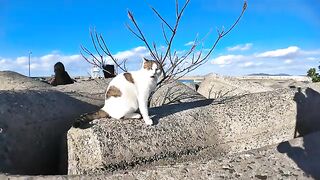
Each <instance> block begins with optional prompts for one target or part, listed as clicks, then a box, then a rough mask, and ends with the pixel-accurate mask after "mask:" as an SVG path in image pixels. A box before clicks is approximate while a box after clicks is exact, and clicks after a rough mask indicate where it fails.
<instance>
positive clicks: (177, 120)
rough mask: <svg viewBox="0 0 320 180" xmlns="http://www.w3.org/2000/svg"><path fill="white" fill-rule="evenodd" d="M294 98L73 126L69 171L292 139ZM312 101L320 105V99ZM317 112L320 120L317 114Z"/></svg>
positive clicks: (269, 97)
mask: <svg viewBox="0 0 320 180" xmlns="http://www.w3.org/2000/svg"><path fill="white" fill-rule="evenodd" d="M294 94H295V92H294V91H292V90H289V89H282V90H276V91H273V92H263V93H255V94H248V95H243V96H238V97H234V98H230V99H224V100H216V101H212V100H200V101H197V102H187V103H181V104H174V105H167V106H162V107H158V108H152V109H151V110H150V112H151V115H154V117H153V120H156V121H157V122H159V123H158V124H157V125H156V126H146V125H145V124H144V123H143V121H142V120H129V119H125V120H114V119H99V120H95V121H93V124H92V127H88V128H84V129H76V128H71V129H70V130H69V132H68V160H69V167H68V173H69V174H95V173H105V172H113V171H119V170H123V169H130V168H132V167H137V166H140V165H141V166H143V165H144V164H150V163H152V164H158V165H159V164H162V163H164V164H166V161H167V162H169V161H170V159H172V161H173V162H174V163H176V162H177V161H178V160H179V159H181V158H182V159H183V157H188V156H193V155H194V156H198V155H199V157H200V155H201V156H202V155H204V156H205V155H207V156H206V157H211V158H212V157H214V156H219V155H220V154H233V153H238V152H242V151H246V150H250V149H256V148H260V147H263V146H266V145H271V144H275V143H279V142H282V141H286V140H289V139H292V138H293V136H294V134H295V125H296V118H297V117H298V116H301V115H299V114H297V104H296V102H295V101H294V100H293V99H294ZM308 98H310V100H315V101H316V102H318V101H319V99H320V96H319V94H318V93H314V94H312V95H310V97H308ZM298 103H299V102H298ZM303 105H304V104H300V105H299V106H303ZM318 107H319V106H318ZM298 113H303V112H302V111H298ZM309 113H311V112H309ZM312 113H313V114H315V115H316V116H317V117H318V119H319V117H320V115H319V114H320V113H319V111H318V110H316V112H312ZM302 116H303V115H302ZM306 123H308V122H306ZM172 161H171V162H172Z"/></svg>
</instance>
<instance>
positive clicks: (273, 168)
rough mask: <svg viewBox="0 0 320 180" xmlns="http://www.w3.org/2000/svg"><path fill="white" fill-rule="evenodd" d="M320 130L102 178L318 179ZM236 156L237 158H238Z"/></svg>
mask: <svg viewBox="0 0 320 180" xmlns="http://www.w3.org/2000/svg"><path fill="white" fill-rule="evenodd" d="M319 139H320V132H316V133H312V134H309V135H306V136H305V137H300V138H296V139H293V140H290V141H289V142H288V141H286V142H282V143H280V144H274V145H270V146H266V147H263V148H260V149H256V150H251V151H247V152H243V153H239V154H234V155H229V156H226V157H223V158H221V160H220V161H219V160H217V159H213V160H209V161H206V162H188V163H180V164H176V165H171V166H156V167H153V168H149V169H143V170H134V171H127V172H125V173H124V172H120V173H114V174H110V175H105V176H104V178H105V179H184V178H187V179H236V178H240V179H255V178H256V179H269V178H271V179H319V178H320V171H319V164H320V141H319ZM238 159H241V160H240V161H238Z"/></svg>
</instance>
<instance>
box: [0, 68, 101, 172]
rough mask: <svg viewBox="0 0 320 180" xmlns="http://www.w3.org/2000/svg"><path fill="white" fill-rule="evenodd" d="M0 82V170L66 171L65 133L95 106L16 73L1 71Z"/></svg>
mask: <svg viewBox="0 0 320 180" xmlns="http://www.w3.org/2000/svg"><path fill="white" fill-rule="evenodd" d="M0 81H1V83H2V84H0V89H1V90H0V172H5V173H10V174H57V173H63V171H64V172H65V170H66V156H63V155H64V154H66V149H65V148H66V144H63V143H66V132H67V131H68V129H69V128H70V126H71V124H72V123H73V120H74V119H75V118H77V117H78V116H79V115H80V114H82V113H85V112H88V111H92V110H95V109H97V107H96V106H94V105H92V104H88V103H86V102H82V101H79V100H77V99H75V98H73V97H70V96H68V95H66V94H64V93H62V92H59V91H56V90H52V89H51V86H49V85H47V84H45V83H42V82H39V81H35V80H32V79H29V78H27V77H25V76H22V75H19V74H17V73H13V72H1V77H0ZM63 147H64V149H63ZM60 154H61V155H62V156H60ZM60 167H61V168H62V169H61V171H60V170H59V168H60Z"/></svg>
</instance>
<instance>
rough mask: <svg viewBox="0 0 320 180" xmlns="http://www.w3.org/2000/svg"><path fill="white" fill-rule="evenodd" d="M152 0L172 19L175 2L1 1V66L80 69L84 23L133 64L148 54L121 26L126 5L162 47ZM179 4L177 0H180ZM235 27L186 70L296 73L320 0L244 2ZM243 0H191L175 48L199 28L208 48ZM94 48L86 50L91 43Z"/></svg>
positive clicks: (310, 42) (315, 44)
mask: <svg viewBox="0 0 320 180" xmlns="http://www.w3.org/2000/svg"><path fill="white" fill-rule="evenodd" d="M146 2H147V3H149V4H151V5H152V6H154V7H155V8H156V9H157V10H158V11H159V12H160V13H161V14H162V15H163V16H164V17H165V18H166V19H168V22H169V23H171V24H173V23H174V20H175V4H174V2H175V1H174V0H163V1H156V0H136V1H132V0H118V1H104V0H91V1H84V0H77V1H76V0H60V1H59V0H47V1H40V0H39V1H38V0H28V1H27V0H0V70H13V71H17V72H19V73H22V74H24V75H27V74H28V52H29V51H32V55H31V75H32V76H49V75H52V74H53V64H54V63H56V62H57V61H62V62H63V63H64V64H65V66H66V69H67V71H68V72H69V73H70V74H71V75H72V76H75V75H87V74H88V72H89V71H90V70H89V69H90V65H89V64H88V63H87V62H85V61H84V60H83V59H82V58H81V56H80V55H79V50H80V45H81V44H82V45H84V46H86V47H88V48H90V49H92V45H91V41H90V37H89V29H90V28H92V27H95V28H96V29H97V31H98V32H100V33H102V34H103V36H104V39H105V41H106V43H107V44H108V46H109V48H110V50H111V51H112V53H113V54H115V55H116V57H118V58H127V59H128V68H129V70H136V69H137V68H139V65H140V63H141V60H140V57H141V56H147V55H148V52H147V50H146V49H145V47H144V46H143V43H142V42H141V41H139V40H138V39H137V38H136V37H134V36H133V35H132V34H131V33H130V32H129V31H128V30H127V29H126V27H125V23H129V22H130V21H129V19H128V16H127V10H128V9H130V10H131V11H132V12H133V13H134V16H135V18H136V19H137V21H138V23H139V25H140V26H141V27H142V29H143V30H144V32H145V34H146V37H147V38H148V39H149V40H150V41H151V42H152V41H155V42H156V43H157V44H158V45H159V46H161V45H165V42H164V40H163V37H162V35H161V22H160V20H159V19H158V18H157V17H156V16H155V15H154V14H153V12H152V11H151V10H150V9H149V8H148V5H147V3H146ZM179 2H180V4H183V2H184V1H182V0H179ZM247 2H248V9H247V11H246V12H245V14H244V16H243V18H242V19H241V21H240V22H239V24H238V25H237V27H236V28H235V29H234V30H233V31H232V32H231V33H230V34H228V35H227V36H226V37H224V38H223V39H222V40H221V41H220V42H219V44H218V46H217V47H216V49H215V50H214V52H213V54H212V55H211V57H210V59H209V61H208V63H207V64H205V65H203V66H201V67H199V68H198V69H197V70H196V71H194V72H192V73H191V74H190V75H204V74H207V73H211V72H213V73H219V74H225V75H245V74H250V73H287V74H292V75H302V74H305V73H306V71H307V70H308V69H309V68H310V67H317V65H318V64H320V43H319V42H320V30H319V29H320V1H319V0H268V1H262V0H248V1H247ZM242 4H243V1H242V0H228V1H224V0H191V2H190V4H189V6H188V7H187V9H186V11H185V13H184V14H183V16H182V20H181V24H180V26H179V30H178V32H177V33H178V34H177V36H176V39H175V41H174V49H176V50H179V51H183V50H186V49H187V48H188V46H187V44H188V42H190V41H192V40H193V39H194V38H195V36H196V35H197V34H198V35H199V37H203V36H205V35H206V33H207V32H208V31H209V30H210V29H213V32H212V33H211V34H210V36H209V37H208V38H206V40H205V42H204V48H208V47H210V45H211V44H212V43H213V41H214V40H215V39H216V37H217V34H216V32H215V30H216V28H221V27H222V26H225V27H229V26H230V25H231V24H232V23H233V21H234V20H235V19H236V18H237V17H238V15H239V13H240V12H241V9H242ZM92 50H93V49H92Z"/></svg>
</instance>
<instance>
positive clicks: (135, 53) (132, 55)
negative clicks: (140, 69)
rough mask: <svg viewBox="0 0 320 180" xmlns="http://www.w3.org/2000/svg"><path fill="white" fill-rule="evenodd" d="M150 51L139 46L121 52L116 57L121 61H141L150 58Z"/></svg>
mask: <svg viewBox="0 0 320 180" xmlns="http://www.w3.org/2000/svg"><path fill="white" fill-rule="evenodd" d="M148 56H149V51H148V49H147V48H146V47H144V46H138V47H136V48H133V49H130V50H126V51H120V52H117V53H116V54H115V55H114V57H115V58H116V59H119V60H124V59H127V60H129V61H133V60H137V59H139V61H141V58H142V57H148Z"/></svg>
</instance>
